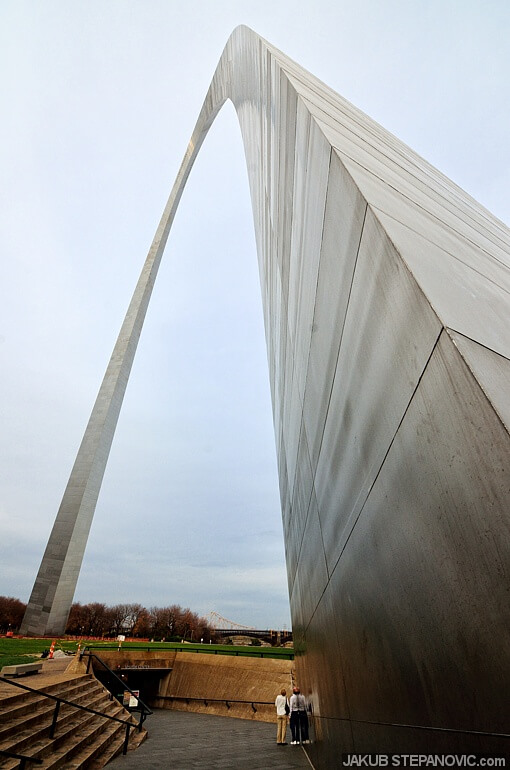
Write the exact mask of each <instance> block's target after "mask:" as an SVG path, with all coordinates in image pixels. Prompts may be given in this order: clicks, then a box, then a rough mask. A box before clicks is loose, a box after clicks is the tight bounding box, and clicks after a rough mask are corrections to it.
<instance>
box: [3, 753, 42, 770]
mask: <svg viewBox="0 0 510 770" xmlns="http://www.w3.org/2000/svg"><path fill="white" fill-rule="evenodd" d="M0 754H1V755H2V756H3V757H9V759H21V762H20V764H19V770H25V767H26V766H27V762H35V764H36V765H42V763H43V761H42V759H36V758H35V757H29V756H28V755H27V754H15V753H14V751H4V749H0Z"/></svg>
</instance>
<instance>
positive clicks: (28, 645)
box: [0, 637, 78, 670]
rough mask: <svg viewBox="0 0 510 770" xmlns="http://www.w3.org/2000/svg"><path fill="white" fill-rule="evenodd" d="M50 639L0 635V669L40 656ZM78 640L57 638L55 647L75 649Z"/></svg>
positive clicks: (47, 647) (48, 644) (46, 648)
mask: <svg viewBox="0 0 510 770" xmlns="http://www.w3.org/2000/svg"><path fill="white" fill-rule="evenodd" d="M51 642H52V640H51V639H7V638H5V637H0V670H1V669H2V667H3V666H15V665H16V664H18V663H31V662H32V661H34V660H37V659H38V658H40V657H41V653H42V652H43V650H49V648H50V644H51ZM77 647H78V642H68V641H66V640H65V639H62V640H57V643H56V645H55V649H61V650H71V651H72V652H75V651H76V648H77Z"/></svg>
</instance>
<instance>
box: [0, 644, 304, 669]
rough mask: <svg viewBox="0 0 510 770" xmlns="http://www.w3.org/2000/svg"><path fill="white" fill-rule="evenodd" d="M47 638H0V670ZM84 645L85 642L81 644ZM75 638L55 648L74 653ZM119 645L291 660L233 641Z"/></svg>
mask: <svg viewBox="0 0 510 770" xmlns="http://www.w3.org/2000/svg"><path fill="white" fill-rule="evenodd" d="M51 641H52V640H51V639H14V638H11V639H7V638H5V637H0V669H2V667H3V666H14V665H16V664H18V663H30V662H32V661H34V660H37V659H38V658H40V656H41V653H42V652H43V650H48V649H49V647H50V644H51ZM84 644H85V645H86V644H87V642H86V641H85V642H83V643H82V649H83V645H84ZM88 646H89V647H91V648H92V652H95V653H96V655H99V656H100V655H101V649H110V650H111V649H117V647H118V646H119V643H118V642H116V641H111V642H90V643H89V645H88ZM77 647H78V642H77V641H68V640H66V639H57V640H56V645H55V649H61V650H69V651H71V652H75V651H76V649H77ZM122 647H123V648H134V649H140V650H182V651H184V652H203V653H207V654H210V655H236V656H243V657H252V658H277V659H280V660H281V659H284V660H289V659H290V660H292V659H293V657H294V650H293V649H291V648H288V647H255V646H242V645H233V644H180V643H179V642H122Z"/></svg>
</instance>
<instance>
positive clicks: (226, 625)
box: [206, 611, 292, 645]
mask: <svg viewBox="0 0 510 770" xmlns="http://www.w3.org/2000/svg"><path fill="white" fill-rule="evenodd" d="M206 620H207V622H208V623H209V625H210V626H211V628H213V629H214V632H215V634H216V635H217V636H224V637H229V636H251V637H253V638H255V639H263V640H264V641H266V642H269V643H270V644H273V645H274V644H285V642H291V641H292V631H289V630H288V629H286V628H284V629H281V630H279V629H260V628H250V626H243V625H242V624H241V623H235V622H234V621H233V620H228V619H227V618H224V617H222V615H219V614H218V613H217V612H214V611H211V612H209V613H208V614H207V615H206Z"/></svg>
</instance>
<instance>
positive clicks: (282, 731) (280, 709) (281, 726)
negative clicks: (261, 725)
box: [274, 690, 289, 746]
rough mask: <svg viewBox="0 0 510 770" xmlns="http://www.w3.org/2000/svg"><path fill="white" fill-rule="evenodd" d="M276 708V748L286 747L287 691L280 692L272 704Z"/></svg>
mask: <svg viewBox="0 0 510 770" xmlns="http://www.w3.org/2000/svg"><path fill="white" fill-rule="evenodd" d="M274 705H275V706H276V743H277V744H278V746H286V745H287V741H286V740H285V738H286V736H287V714H288V713H289V702H288V700H287V691H286V690H282V691H281V692H280V694H279V695H277V696H276V700H275V702H274Z"/></svg>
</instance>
